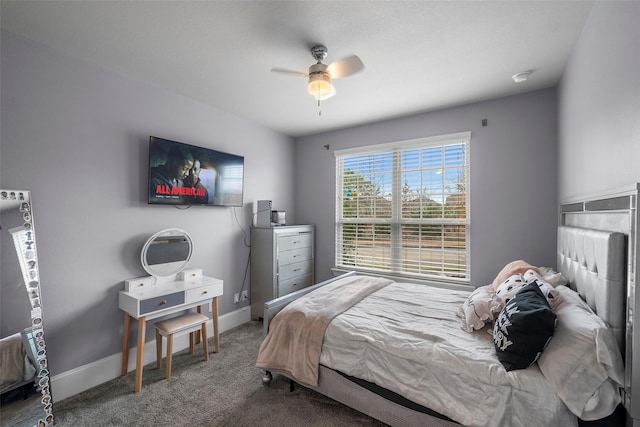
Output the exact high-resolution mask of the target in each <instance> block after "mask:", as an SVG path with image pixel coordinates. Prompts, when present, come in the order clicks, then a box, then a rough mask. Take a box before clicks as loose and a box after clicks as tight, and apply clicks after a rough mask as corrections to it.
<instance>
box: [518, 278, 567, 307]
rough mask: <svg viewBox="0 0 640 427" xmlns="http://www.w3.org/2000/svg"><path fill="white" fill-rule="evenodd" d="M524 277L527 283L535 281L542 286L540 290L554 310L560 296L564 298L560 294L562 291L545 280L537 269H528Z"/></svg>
mask: <svg viewBox="0 0 640 427" xmlns="http://www.w3.org/2000/svg"><path fill="white" fill-rule="evenodd" d="M558 274H560V273H558ZM522 277H523V278H524V281H525V282H526V283H527V284H529V283H532V282H535V283H536V284H537V285H538V286H539V287H540V290H541V291H542V293H543V294H544V296H545V297H546V298H547V301H548V302H549V306H551V309H552V310H553V309H555V308H556V306H557V305H558V303H559V302H560V298H562V297H561V296H560V292H558V291H557V290H556V289H555V288H554V287H553V286H551V284H549V282H547V281H546V280H544V279H543V278H542V277H541V276H540V274H538V272H537V271H535V270H533V269H531V270H527V272H526V273H524V276H522Z"/></svg>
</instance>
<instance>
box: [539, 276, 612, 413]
mask: <svg viewBox="0 0 640 427" xmlns="http://www.w3.org/2000/svg"><path fill="white" fill-rule="evenodd" d="M556 290H557V291H558V292H559V293H560V295H561V296H562V300H561V301H560V302H559V303H558V306H557V307H556V314H557V315H558V327H557V329H556V333H555V335H554V337H553V339H551V341H550V342H549V345H548V346H547V348H546V349H545V351H544V353H543V354H542V355H541V356H540V358H539V359H538V366H539V367H540V371H542V374H543V375H544V376H545V378H546V379H547V381H548V382H549V384H550V386H551V388H552V389H553V391H554V392H555V393H556V394H557V395H558V397H560V399H562V401H563V402H564V403H565V405H567V407H568V408H569V410H570V411H571V412H573V413H574V414H575V415H576V416H578V417H580V418H581V419H584V420H594V419H599V418H604V417H605V416H607V415H609V414H611V412H612V411H613V409H615V407H616V405H617V404H618V403H619V402H620V399H619V396H618V393H615V396H616V398H617V400H614V401H613V402H612V404H610V405H596V404H595V403H594V402H593V398H597V399H598V400H603V399H605V397H604V396H610V395H611V393H610V392H608V391H609V390H610V389H611V388H612V384H613V385H614V386H615V385H616V383H617V384H620V385H622V384H624V365H623V361H622V354H621V352H620V349H619V348H618V344H617V342H616V339H615V337H614V335H613V331H612V330H611V329H610V328H609V327H608V326H607V324H606V322H605V321H604V320H602V319H600V318H599V317H598V316H597V315H596V314H594V313H593V311H592V310H591V308H590V307H589V306H588V305H587V303H585V302H584V301H583V300H582V298H580V295H578V294H577V293H576V292H575V291H573V290H571V289H570V288H568V287H566V286H558V287H557V288H556ZM613 388H614V389H615V388H616V387H613ZM594 406H597V407H598V411H594V410H593V409H592V408H593V407H594Z"/></svg>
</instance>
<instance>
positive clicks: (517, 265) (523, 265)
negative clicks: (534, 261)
mask: <svg viewBox="0 0 640 427" xmlns="http://www.w3.org/2000/svg"><path fill="white" fill-rule="evenodd" d="M530 268H533V269H534V270H537V267H534V266H533V265H531V264H529V263H528V262H526V261H523V260H521V259H519V260H517V261H511V262H510V263H509V264H507V265H505V266H504V267H503V268H502V270H501V271H500V273H498V275H497V276H496V278H495V279H493V283H492V284H491V285H492V286H493V289H494V290H496V291H497V290H498V287H499V286H500V285H501V284H502V283H504V281H505V280H507V279H508V278H509V277H511V276H513V275H514V274H524V272H525V271H527V270H529V269H530Z"/></svg>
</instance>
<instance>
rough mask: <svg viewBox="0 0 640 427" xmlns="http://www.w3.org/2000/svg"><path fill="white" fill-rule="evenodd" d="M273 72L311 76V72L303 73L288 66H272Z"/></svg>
mask: <svg viewBox="0 0 640 427" xmlns="http://www.w3.org/2000/svg"><path fill="white" fill-rule="evenodd" d="M271 72H273V73H283V74H291V75H294V76H301V77H309V74H307V73H303V72H302V71H295V70H288V69H286V68H272V69H271Z"/></svg>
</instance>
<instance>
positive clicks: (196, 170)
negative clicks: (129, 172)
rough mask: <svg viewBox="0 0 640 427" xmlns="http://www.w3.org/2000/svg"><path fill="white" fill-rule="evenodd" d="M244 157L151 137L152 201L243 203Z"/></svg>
mask: <svg viewBox="0 0 640 427" xmlns="http://www.w3.org/2000/svg"><path fill="white" fill-rule="evenodd" d="M243 181H244V157H242V156H237V155H235V154H230V153H224V152H222V151H216V150H212V149H209V148H203V147H196V146H194V145H189V144H185V143H182V142H177V141H171V140H168V139H162V138H158V137H155V136H151V137H149V203H150V204H161V205H206V206H242V190H243Z"/></svg>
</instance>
